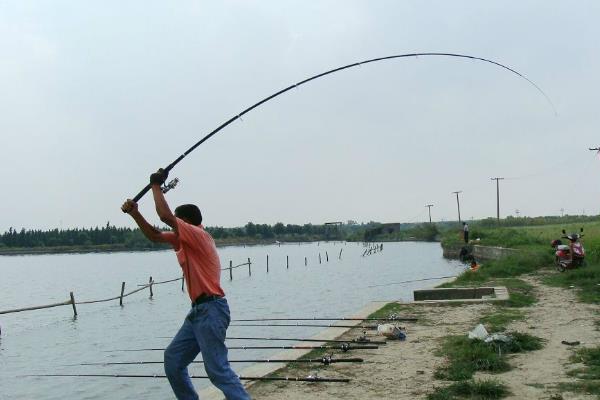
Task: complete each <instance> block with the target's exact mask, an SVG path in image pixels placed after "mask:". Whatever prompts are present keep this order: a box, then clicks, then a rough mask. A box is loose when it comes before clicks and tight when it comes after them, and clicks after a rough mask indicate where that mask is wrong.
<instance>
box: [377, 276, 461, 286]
mask: <svg viewBox="0 0 600 400" xmlns="http://www.w3.org/2000/svg"><path fill="white" fill-rule="evenodd" d="M456 276H457V275H451V276H440V277H437V278H424V279H413V280H411V281H402V282H390V283H384V284H381V285H371V286H367V287H368V288H374V287H382V286H392V285H403V284H405V283H412V282H423V281H433V280H440V279H450V278H456Z"/></svg>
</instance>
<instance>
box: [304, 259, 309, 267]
mask: <svg viewBox="0 0 600 400" xmlns="http://www.w3.org/2000/svg"><path fill="white" fill-rule="evenodd" d="M307 265H308V260H307V259H306V257H304V266H305V267H306V266H307Z"/></svg>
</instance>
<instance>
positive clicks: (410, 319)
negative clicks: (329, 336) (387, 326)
mask: <svg viewBox="0 0 600 400" xmlns="http://www.w3.org/2000/svg"><path fill="white" fill-rule="evenodd" d="M418 320H419V319H418V318H414V317H400V316H390V317H383V318H317V317H313V318H255V319H232V320H231V322H259V321H402V322H415V321H418Z"/></svg>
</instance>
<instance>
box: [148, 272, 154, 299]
mask: <svg viewBox="0 0 600 400" xmlns="http://www.w3.org/2000/svg"><path fill="white" fill-rule="evenodd" d="M152 283H153V281H152V277H150V279H149V280H148V287H149V288H150V298H152V297H153V296H154V293H153V292H152Z"/></svg>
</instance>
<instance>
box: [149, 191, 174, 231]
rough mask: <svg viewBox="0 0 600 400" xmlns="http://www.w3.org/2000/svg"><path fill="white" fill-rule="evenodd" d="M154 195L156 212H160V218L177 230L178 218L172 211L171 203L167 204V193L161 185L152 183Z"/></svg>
mask: <svg viewBox="0 0 600 400" xmlns="http://www.w3.org/2000/svg"><path fill="white" fill-rule="evenodd" d="M152 196H153V197H154V205H155V206H156V213H157V214H158V217H159V218H160V220H161V221H162V222H164V223H165V224H167V225H169V226H170V227H171V228H173V230H174V231H175V232H177V219H176V218H175V216H174V215H173V213H172V212H171V209H170V208H169V204H167V200H166V199H165V195H164V194H163V192H162V190H161V189H160V185H158V184H152Z"/></svg>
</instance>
